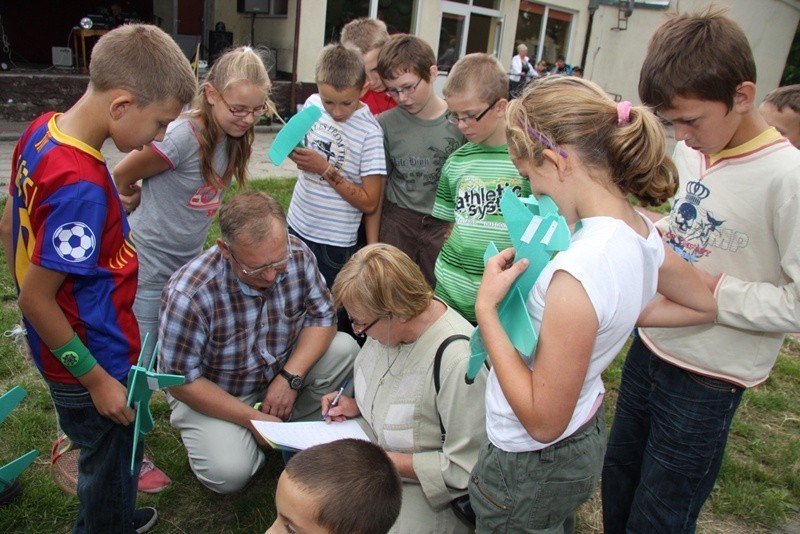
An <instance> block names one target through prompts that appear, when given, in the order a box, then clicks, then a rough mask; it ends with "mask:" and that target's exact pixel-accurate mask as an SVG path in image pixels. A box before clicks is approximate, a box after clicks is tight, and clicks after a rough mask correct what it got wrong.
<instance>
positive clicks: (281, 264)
mask: <svg viewBox="0 0 800 534" xmlns="http://www.w3.org/2000/svg"><path fill="white" fill-rule="evenodd" d="M224 243H225V247H226V248H227V249H228V252H230V254H231V258H233V261H235V262H236V263H238V264H239V272H240V273H242V276H246V277H252V276H258V275H260V274H261V273H263V272H265V271H267V270H269V269H274V270H276V271H278V272H282V271H284V270H285V269H286V266H287V265H289V259H290V258H291V256H292V242H291V240H288V241H287V244H286V257H285V258H283V259H282V260H278V261H274V262H272V263H267V264H265V265H262V266H261V267H256V268H255V269H247V268H245V266H244V264H243V263H242V262H240V261H239V260H238V259H237V258H236V256H235V255H234V254H233V249H232V248H231V245H230V244H229V243H228V242H227V241H225V242H224Z"/></svg>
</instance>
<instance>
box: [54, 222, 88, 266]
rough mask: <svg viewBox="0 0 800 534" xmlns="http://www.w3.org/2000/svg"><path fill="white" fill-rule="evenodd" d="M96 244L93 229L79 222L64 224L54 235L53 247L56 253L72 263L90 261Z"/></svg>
mask: <svg viewBox="0 0 800 534" xmlns="http://www.w3.org/2000/svg"><path fill="white" fill-rule="evenodd" d="M96 243H97V240H96V239H95V237H94V233H93V232H92V229H91V228H89V227H88V226H86V225H85V224H83V223H82V222H78V221H72V222H68V223H66V224H62V225H61V226H59V227H58V229H57V230H56V231H55V234H53V246H54V247H55V249H56V252H58V255H59V256H61V258H62V259H64V260H66V261H68V262H71V263H79V262H82V261H85V260H87V259H89V258H90V257H91V255H92V253H93V252H94V249H95V246H96Z"/></svg>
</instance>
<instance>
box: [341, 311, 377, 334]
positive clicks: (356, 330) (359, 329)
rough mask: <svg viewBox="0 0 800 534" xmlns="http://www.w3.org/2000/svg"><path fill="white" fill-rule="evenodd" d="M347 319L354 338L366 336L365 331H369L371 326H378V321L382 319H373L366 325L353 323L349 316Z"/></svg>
mask: <svg viewBox="0 0 800 534" xmlns="http://www.w3.org/2000/svg"><path fill="white" fill-rule="evenodd" d="M347 318H348V319H350V324H351V325H353V335H355V336H356V337H364V336H366V335H367V330H369V329H370V328H372V327H373V326H375V325H376V324H378V321H380V320H381V319H382V317H378V318H377V319H375V320H374V321H372V322H371V323H369V324H367V323H359V322H358V321H354V320H353V318H352V317H350V316H349V315H348V316H347Z"/></svg>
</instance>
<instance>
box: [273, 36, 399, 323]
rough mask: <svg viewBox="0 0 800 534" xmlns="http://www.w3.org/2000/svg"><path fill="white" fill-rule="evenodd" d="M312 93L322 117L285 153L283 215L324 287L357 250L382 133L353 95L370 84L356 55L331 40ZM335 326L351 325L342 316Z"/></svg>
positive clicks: (379, 165)
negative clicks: (287, 174)
mask: <svg viewBox="0 0 800 534" xmlns="http://www.w3.org/2000/svg"><path fill="white" fill-rule="evenodd" d="M316 82H317V90H318V91H319V92H318V93H317V94H314V95H311V96H310V97H309V98H308V100H307V101H306V104H305V105H306V107H308V106H317V107H319V108H322V110H323V111H322V117H321V118H320V120H318V121H317V122H316V123H315V124H314V126H313V127H312V128H311V131H310V132H309V133H308V135H307V136H306V147H305V148H296V149H295V150H294V151H293V152H292V153H291V154H290V155H289V157H290V158H291V160H292V161H294V162H295V163H296V164H297V168H298V169H300V176H299V178H298V180H297V185H296V186H295V189H294V193H293V195H292V201H291V203H290V204H289V212H288V214H287V220H288V221H289V231H290V232H291V233H293V234H295V235H297V236H298V237H300V239H302V240H303V241H304V242H305V243H306V245H308V247H309V248H310V249H311V251H312V252H313V253H314V256H316V258H317V264H318V265H319V270H320V272H321V273H322V275H323V276H324V277H325V281H326V283H327V284H328V288H330V287H331V286H332V285H333V281H334V280H335V279H336V275H337V274H338V273H339V270H340V269H341V268H342V266H343V265H344V264H345V263H346V262H347V260H349V259H350V256H352V255H353V254H354V253H355V251H356V250H357V248H358V245H357V238H358V226H359V224H360V223H361V216H362V213H364V214H367V215H369V214H371V213H374V212H375V210H376V209H377V207H378V204H379V203H380V196H381V183H382V181H383V178H384V177H385V176H386V156H385V154H384V151H383V132H382V131H381V127H380V125H379V124H378V121H377V120H376V119H375V117H373V115H372V113H371V112H370V110H369V108H368V107H367V106H366V104H364V103H363V102H361V101H360V100H359V98H360V97H361V96H363V94H364V92H365V91H366V90H367V88H368V87H369V83H368V81H367V78H366V73H365V71H364V62H363V60H362V59H361V54H360V53H359V51H358V50H356V49H355V48H348V47H346V46H344V45H341V44H331V45H328V46H326V47H325V48H323V49H322V52H321V53H320V56H319V59H318V60H317V65H316ZM339 326H340V329H343V330H347V329H348V327H349V323H348V322H347V321H346V318H345V317H344V315H343V314H340V321H339Z"/></svg>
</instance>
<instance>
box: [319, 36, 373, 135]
mask: <svg viewBox="0 0 800 534" xmlns="http://www.w3.org/2000/svg"><path fill="white" fill-rule="evenodd" d="M366 79H367V76H366V73H365V71H364V61H363V60H362V59H361V54H360V53H359V52H358V50H356V49H355V48H350V47H347V46H344V45H342V44H329V45H328V46H326V47H325V48H323V49H322V52H320V54H319V58H317V68H316V82H317V92H319V96H320V99H321V100H322V105H323V107H324V108H325V111H327V112H328V114H329V115H330V116H331V117H333V120H335V121H337V122H342V121H346V120H347V119H349V118H350V117H351V116H352V115H353V113H355V111H356V110H357V109H358V108H359V107H361V102H360V101H359V98H361V97H362V96H363V95H364V93H365V92H366V90H367V86H366Z"/></svg>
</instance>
